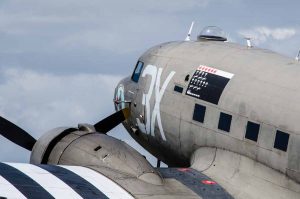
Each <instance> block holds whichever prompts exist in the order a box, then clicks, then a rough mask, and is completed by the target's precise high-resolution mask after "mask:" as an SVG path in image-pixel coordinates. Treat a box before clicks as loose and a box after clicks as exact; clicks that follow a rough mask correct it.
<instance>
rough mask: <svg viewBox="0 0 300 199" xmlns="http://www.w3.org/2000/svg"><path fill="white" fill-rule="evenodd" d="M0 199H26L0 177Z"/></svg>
mask: <svg viewBox="0 0 300 199" xmlns="http://www.w3.org/2000/svg"><path fill="white" fill-rule="evenodd" d="M0 198H18V199H26V197H25V196H24V195H23V194H22V193H21V192H20V191H19V190H18V189H17V188H16V187H14V186H13V185H12V184H10V183H9V182H8V181H7V180H6V179H5V178H3V177H2V176H1V175H0Z"/></svg>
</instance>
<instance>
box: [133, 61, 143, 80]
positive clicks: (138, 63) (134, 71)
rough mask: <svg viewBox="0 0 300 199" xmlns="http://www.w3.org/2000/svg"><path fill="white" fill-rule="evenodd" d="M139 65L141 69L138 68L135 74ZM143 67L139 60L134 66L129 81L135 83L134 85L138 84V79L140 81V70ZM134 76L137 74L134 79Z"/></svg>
mask: <svg viewBox="0 0 300 199" xmlns="http://www.w3.org/2000/svg"><path fill="white" fill-rule="evenodd" d="M140 64H142V65H141V67H140V70H139V73H136V70H137V69H138V67H139V66H140ZM144 65H145V64H144V62H142V61H140V60H139V61H137V63H136V65H135V67H134V70H133V73H132V75H131V80H132V81H133V82H135V83H138V82H139V79H140V76H141V73H142V70H143V68H144ZM136 74H138V76H137V78H135V75H136Z"/></svg>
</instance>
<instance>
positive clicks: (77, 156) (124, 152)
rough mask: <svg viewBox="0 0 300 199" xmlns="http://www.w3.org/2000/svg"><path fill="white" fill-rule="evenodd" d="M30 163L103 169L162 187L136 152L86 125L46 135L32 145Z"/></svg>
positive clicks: (53, 131) (160, 181) (154, 172)
mask: <svg viewBox="0 0 300 199" xmlns="http://www.w3.org/2000/svg"><path fill="white" fill-rule="evenodd" d="M30 163H32V164H55V165H56V164H61V165H76V166H93V167H104V168H108V169H113V170H116V171H119V172H122V173H127V174H128V175H130V176H134V177H137V178H139V179H141V180H143V181H145V182H148V183H151V184H156V185H160V184H162V179H161V177H160V175H159V174H158V173H157V172H156V170H155V169H154V168H153V167H152V166H151V164H150V163H149V162H148V161H147V160H146V159H145V158H144V157H143V156H142V155H141V154H140V153H139V152H137V151H136V150H135V149H133V148H132V147H130V146H129V145H128V144H126V143H125V142H123V141H121V140H119V139H116V138H114V137H111V136H109V135H106V134H101V133H98V132H95V131H94V129H93V128H90V126H89V125H83V126H81V127H80V128H79V129H76V128H67V127H61V128H56V129H53V130H51V131H49V132H47V133H46V134H44V135H43V136H42V137H41V138H40V139H39V140H38V141H37V142H36V144H35V145H34V147H33V150H32V153H31V157H30Z"/></svg>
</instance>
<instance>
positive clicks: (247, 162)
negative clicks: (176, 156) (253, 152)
mask: <svg viewBox="0 0 300 199" xmlns="http://www.w3.org/2000/svg"><path fill="white" fill-rule="evenodd" d="M191 167H192V168H194V169H195V170H197V171H198V172H201V173H202V174H203V175H206V176H209V177H210V178H212V179H214V181H215V182H216V183H218V184H219V185H221V186H222V187H223V188H224V189H225V190H226V191H227V192H228V193H230V194H231V195H232V196H233V197H234V198H241V199H248V198H264V199H274V198H289V199H291V198H293V199H299V198H300V185H299V184H297V183H296V182H295V181H292V180H290V179H288V178H287V177H286V176H285V174H283V173H282V172H280V171H276V170H274V169H271V168H269V167H267V166H265V165H263V164H261V163H259V162H257V161H255V160H253V159H250V158H247V157H245V156H242V155H239V154H237V153H233V152H230V151H227V150H222V149H217V148H212V147H201V148H199V149H198V150H197V151H196V152H195V153H194V155H193V158H192V166H191Z"/></svg>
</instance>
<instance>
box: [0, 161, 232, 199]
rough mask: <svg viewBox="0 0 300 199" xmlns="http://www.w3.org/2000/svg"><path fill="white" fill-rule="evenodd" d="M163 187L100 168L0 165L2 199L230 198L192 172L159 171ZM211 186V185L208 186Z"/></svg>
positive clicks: (176, 170)
mask: <svg viewBox="0 0 300 199" xmlns="http://www.w3.org/2000/svg"><path fill="white" fill-rule="evenodd" d="M158 172H160V174H161V176H162V177H163V184H162V185H159V186H158V185H154V184H151V183H147V182H145V181H143V180H140V179H138V178H136V177H133V176H130V175H128V174H124V173H123V174H122V173H120V172H118V171H114V170H109V169H108V168H101V167H90V168H88V167H82V166H62V165H33V164H23V163H0V174H1V176H0V196H1V197H2V198H120V199H131V198H183V197H184V198H232V197H231V196H230V195H229V194H228V193H227V192H226V191H225V190H224V189H223V188H222V187H221V186H220V185H218V184H216V183H213V181H211V179H210V178H208V177H207V176H205V175H203V174H201V173H200V172H197V171H196V170H194V169H182V168H161V169H158ZM209 182H210V183H209Z"/></svg>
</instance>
